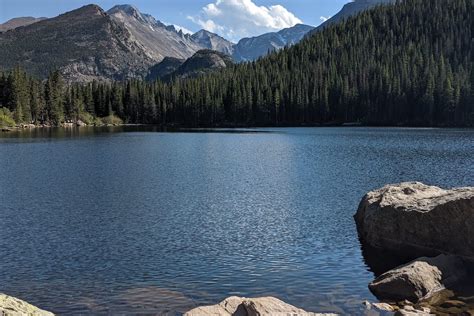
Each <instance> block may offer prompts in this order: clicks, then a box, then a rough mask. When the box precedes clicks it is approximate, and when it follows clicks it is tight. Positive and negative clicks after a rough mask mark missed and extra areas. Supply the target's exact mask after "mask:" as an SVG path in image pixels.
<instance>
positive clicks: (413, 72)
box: [0, 0, 474, 126]
mask: <svg viewBox="0 0 474 316" xmlns="http://www.w3.org/2000/svg"><path fill="white" fill-rule="evenodd" d="M473 11H474V0H430V1H426V0H406V1H403V2H401V3H398V4H396V5H389V6H379V7H377V8H375V9H372V10H370V11H367V12H364V13H362V14H360V15H358V16H356V17H353V18H350V19H348V20H346V21H343V22H341V23H339V24H337V25H332V26H329V27H327V28H325V29H324V30H322V31H321V32H318V33H316V34H314V35H313V36H311V37H309V38H307V39H305V40H304V41H302V42H301V43H300V44H298V45H296V46H294V47H291V48H287V49H284V50H282V51H280V52H278V53H273V54H271V55H269V56H267V57H265V58H262V59H259V60H258V61H256V62H252V63H245V64H240V65H235V66H232V67H229V68H227V69H225V70H222V71H219V72H217V73H214V74H209V75H206V76H202V77H199V78H197V79H190V80H177V81H175V82H172V83H170V84H166V83H163V82H160V81H156V82H154V83H147V82H144V81H139V80H132V81H127V82H115V83H108V84H99V83H96V82H94V83H90V84H86V85H73V86H65V85H64V84H63V83H62V81H61V79H60V78H59V76H58V74H57V73H55V74H52V76H51V77H50V79H49V80H48V81H47V82H46V83H40V82H38V81H35V80H32V79H30V78H28V76H27V75H26V74H23V72H22V71H21V70H19V69H17V70H16V71H14V72H12V73H10V74H5V75H4V76H3V77H1V78H0V104H2V105H3V106H6V107H8V109H9V110H10V111H11V112H13V113H14V117H15V120H17V122H19V121H29V120H35V121H41V120H46V121H51V122H54V123H58V122H60V121H61V120H64V119H72V120H74V119H76V118H77V117H79V116H81V115H84V112H88V113H89V114H92V115H95V116H107V115H109V114H111V113H115V114H116V115H118V116H120V117H121V118H122V119H124V120H125V121H127V122H131V123H159V124H180V125H186V126H218V125H312V124H326V123H343V122H360V123H363V124H368V125H414V126H474V96H473V91H474V87H473V85H474V62H473V59H474V58H473V50H472V45H473V42H472V36H473V34H472V25H473V20H472V13H473Z"/></svg>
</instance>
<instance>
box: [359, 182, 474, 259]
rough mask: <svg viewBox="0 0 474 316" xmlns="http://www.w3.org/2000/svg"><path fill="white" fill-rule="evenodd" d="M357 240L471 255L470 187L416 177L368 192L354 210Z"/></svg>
mask: <svg viewBox="0 0 474 316" xmlns="http://www.w3.org/2000/svg"><path fill="white" fill-rule="evenodd" d="M355 220H356V223H357V229H358V231H359V235H360V238H361V241H362V242H364V243H367V244H369V245H370V246H372V247H376V248H382V249H385V250H389V251H394V252H397V253H399V254H402V255H406V256H412V257H413V258H416V257H420V256H434V255H438V254H442V253H448V254H455V255H458V256H461V257H464V258H465V259H469V260H473V261H474V188H473V187H466V188H457V189H452V190H445V189H441V188H438V187H435V186H428V185H425V184H423V183H419V182H406V183H401V184H395V185H387V186H385V187H383V188H381V189H379V190H375V191H372V192H369V193H368V194H367V195H366V196H364V198H363V199H362V202H361V203H360V205H359V209H358V211H357V214H356V215H355Z"/></svg>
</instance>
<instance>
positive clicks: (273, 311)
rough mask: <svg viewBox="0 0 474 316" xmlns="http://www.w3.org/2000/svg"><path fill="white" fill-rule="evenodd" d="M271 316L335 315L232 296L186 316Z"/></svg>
mask: <svg viewBox="0 0 474 316" xmlns="http://www.w3.org/2000/svg"><path fill="white" fill-rule="evenodd" d="M204 315H215V316H271V315H292V316H319V315H327V316H330V315H335V314H317V313H310V312H306V311H304V310H302V309H300V308H297V307H294V306H292V305H290V304H286V303H285V302H283V301H281V300H279V299H277V298H274V297H261V298H245V297H237V296H232V297H229V298H227V299H225V300H224V301H222V302H221V303H219V304H217V305H212V306H203V307H197V308H195V309H193V310H190V311H189V312H187V313H185V314H184V316H204Z"/></svg>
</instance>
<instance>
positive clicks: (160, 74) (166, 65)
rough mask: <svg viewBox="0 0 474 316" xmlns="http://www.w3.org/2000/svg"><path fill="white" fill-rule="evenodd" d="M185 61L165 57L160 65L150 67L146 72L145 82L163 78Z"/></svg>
mask: <svg viewBox="0 0 474 316" xmlns="http://www.w3.org/2000/svg"><path fill="white" fill-rule="evenodd" d="M185 61H186V60H185V59H179V58H174V57H165V58H164V59H163V60H162V61H161V62H160V63H158V64H156V65H154V66H152V67H151V68H150V69H149V70H148V74H147V76H146V80H147V81H154V80H156V79H160V78H165V77H167V76H169V75H171V74H172V73H173V72H175V71H176V70H177V69H178V68H179V67H180V66H181V65H182V64H184V62H185Z"/></svg>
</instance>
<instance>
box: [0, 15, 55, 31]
mask: <svg viewBox="0 0 474 316" xmlns="http://www.w3.org/2000/svg"><path fill="white" fill-rule="evenodd" d="M46 19H47V18H44V17H42V18H34V17H32V16H27V17H19V18H13V19H10V20H8V21H7V22H5V23H3V24H0V32H6V31H9V30H14V29H16V28H17V27H21V26H27V25H30V24H33V23H36V22H39V21H42V20H46Z"/></svg>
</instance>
